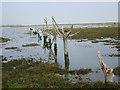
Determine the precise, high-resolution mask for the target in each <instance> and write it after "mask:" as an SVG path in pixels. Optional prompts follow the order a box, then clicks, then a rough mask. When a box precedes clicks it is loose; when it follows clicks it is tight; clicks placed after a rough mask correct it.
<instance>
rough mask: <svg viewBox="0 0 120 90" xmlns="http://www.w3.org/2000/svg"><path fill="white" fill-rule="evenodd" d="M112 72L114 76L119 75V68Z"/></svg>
mask: <svg viewBox="0 0 120 90" xmlns="http://www.w3.org/2000/svg"><path fill="white" fill-rule="evenodd" d="M113 72H114V74H115V75H120V66H118V67H116V68H114V70H113Z"/></svg>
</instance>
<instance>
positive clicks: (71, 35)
mask: <svg viewBox="0 0 120 90" xmlns="http://www.w3.org/2000/svg"><path fill="white" fill-rule="evenodd" d="M78 33H80V31H78V32H76V33H74V34H72V35H70V37H72V36H74V35H77V34H78Z"/></svg>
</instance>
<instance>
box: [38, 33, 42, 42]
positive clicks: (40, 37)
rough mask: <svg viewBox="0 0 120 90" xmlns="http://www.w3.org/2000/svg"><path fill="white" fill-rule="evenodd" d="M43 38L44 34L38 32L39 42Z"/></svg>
mask: <svg viewBox="0 0 120 90" xmlns="http://www.w3.org/2000/svg"><path fill="white" fill-rule="evenodd" d="M40 40H42V36H40V33H38V42H39V41H40Z"/></svg>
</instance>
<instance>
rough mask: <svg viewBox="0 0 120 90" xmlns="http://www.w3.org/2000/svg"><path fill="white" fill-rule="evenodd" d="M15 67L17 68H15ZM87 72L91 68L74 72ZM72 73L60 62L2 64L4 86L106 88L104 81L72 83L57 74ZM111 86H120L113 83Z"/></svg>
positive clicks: (13, 61) (16, 61) (28, 61)
mask: <svg viewBox="0 0 120 90" xmlns="http://www.w3.org/2000/svg"><path fill="white" fill-rule="evenodd" d="M14 67H15V68H14ZM74 72H75V73H76V72H77V73H82V74H86V73H88V72H91V70H90V69H87V72H86V70H84V69H80V70H77V71H73V73H74ZM61 73H65V75H67V74H68V73H70V72H69V71H67V70H65V69H61V68H60V66H59V65H58V64H55V63H54V64H49V63H42V62H40V61H36V62H34V59H30V60H27V59H24V58H23V59H19V60H12V61H10V62H8V63H3V65H2V87H3V88H104V87H105V84H104V83H103V82H82V81H80V80H79V82H77V83H72V82H70V81H69V80H68V79H66V78H63V77H61V76H59V75H56V74H61ZM108 86H109V87H120V85H119V84H116V83H112V85H111V84H110V85H108Z"/></svg>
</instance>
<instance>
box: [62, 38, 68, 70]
mask: <svg viewBox="0 0 120 90" xmlns="http://www.w3.org/2000/svg"><path fill="white" fill-rule="evenodd" d="M63 44H64V59H65V69H66V70H69V55H68V47H67V39H66V38H63Z"/></svg>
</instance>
